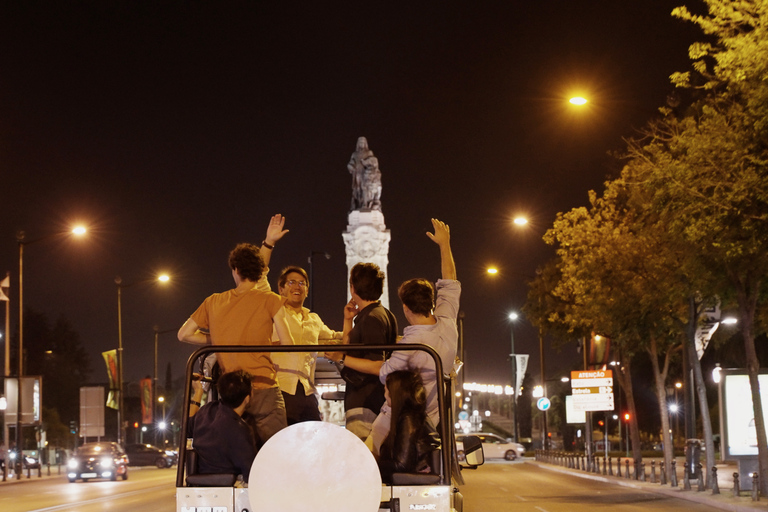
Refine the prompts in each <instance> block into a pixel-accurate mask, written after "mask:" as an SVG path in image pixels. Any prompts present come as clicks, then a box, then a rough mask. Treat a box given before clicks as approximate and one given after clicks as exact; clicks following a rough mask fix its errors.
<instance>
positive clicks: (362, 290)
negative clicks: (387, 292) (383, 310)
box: [349, 263, 386, 301]
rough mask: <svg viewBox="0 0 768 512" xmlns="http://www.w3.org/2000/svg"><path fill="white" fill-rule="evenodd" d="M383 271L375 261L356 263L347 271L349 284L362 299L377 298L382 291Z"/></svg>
mask: <svg viewBox="0 0 768 512" xmlns="http://www.w3.org/2000/svg"><path fill="white" fill-rule="evenodd" d="M385 277H386V276H385V275H384V272H382V271H381V269H380V268H379V266H378V265H376V264H375V263H358V264H357V265H355V266H354V267H352V270H351V271H350V272H349V284H351V285H352V287H353V288H354V289H355V293H356V294H357V295H358V296H359V297H360V298H361V299H363V300H370V301H374V300H379V298H380V297H381V294H382V293H383V292H384V278H385Z"/></svg>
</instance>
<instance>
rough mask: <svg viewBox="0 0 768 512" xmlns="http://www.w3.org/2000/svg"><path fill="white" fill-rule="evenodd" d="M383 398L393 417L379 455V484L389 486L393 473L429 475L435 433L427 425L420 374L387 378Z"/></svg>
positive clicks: (404, 373) (398, 373)
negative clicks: (433, 434)
mask: <svg viewBox="0 0 768 512" xmlns="http://www.w3.org/2000/svg"><path fill="white" fill-rule="evenodd" d="M385 397H386V400H387V404H388V405H389V406H390V407H391V408H392V416H391V424H390V428H389V434H388V435H387V437H386V438H385V439H384V442H383V443H382V444H381V450H380V451H379V470H380V471H381V479H382V481H384V482H385V483H391V481H392V473H430V472H431V469H430V466H429V462H428V461H429V456H430V452H432V450H433V449H434V445H433V442H432V437H431V436H430V433H431V432H432V431H433V430H434V429H433V428H431V425H430V424H428V423H427V393H426V391H425V390H424V383H423V381H422V380H421V375H419V372H417V371H409V370H399V371H395V372H392V373H390V374H389V375H387V381H386V388H385Z"/></svg>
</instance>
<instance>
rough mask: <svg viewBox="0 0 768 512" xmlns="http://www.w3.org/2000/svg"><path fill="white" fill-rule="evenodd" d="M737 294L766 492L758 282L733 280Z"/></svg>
mask: <svg viewBox="0 0 768 512" xmlns="http://www.w3.org/2000/svg"><path fill="white" fill-rule="evenodd" d="M735 284H736V285H737V290H736V291H737V293H736V297H737V300H738V303H739V315H740V316H741V334H742V337H743V338H744V353H745V354H746V360H747V373H748V374H749V385H750V388H751V390H752V407H753V409H754V414H755V416H754V417H755V430H756V432H757V462H758V471H759V473H758V474H759V475H760V480H759V483H760V492H761V493H762V494H763V495H764V496H765V495H768V443H767V442H766V436H765V421H764V417H763V403H762V401H761V397H760V384H759V382H758V377H757V376H758V374H759V371H760V361H759V360H758V358H757V351H756V350H755V332H754V325H755V323H754V322H755V311H756V309H757V299H758V294H759V290H760V284H761V283H760V281H757V282H752V283H751V284H752V286H751V287H750V286H748V285H743V284H742V283H741V281H739V280H736V283H735Z"/></svg>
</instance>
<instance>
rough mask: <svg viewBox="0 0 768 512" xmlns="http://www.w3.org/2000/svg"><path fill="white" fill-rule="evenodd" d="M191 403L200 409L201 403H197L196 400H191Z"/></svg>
mask: <svg viewBox="0 0 768 512" xmlns="http://www.w3.org/2000/svg"><path fill="white" fill-rule="evenodd" d="M189 403H190V404H192V405H196V406H198V407H200V402H195V401H194V400H190V401H189Z"/></svg>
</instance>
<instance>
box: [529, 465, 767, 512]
mask: <svg viewBox="0 0 768 512" xmlns="http://www.w3.org/2000/svg"><path fill="white" fill-rule="evenodd" d="M526 464H534V465H536V466H538V467H540V468H542V469H548V470H550V471H555V472H558V473H563V474H568V475H572V476H577V477H579V478H587V479H590V480H595V481H598V482H606V483H610V484H615V485H621V486H624V487H630V488H633V489H641V490H643V491H648V492H653V493H656V494H664V495H666V496H670V497H673V498H678V499H681V500H687V501H693V502H696V503H701V504H704V505H709V506H711V507H715V508H718V509H720V510H728V511H732V512H754V511H757V510H761V511H766V510H768V498H766V497H765V496H762V497H761V498H760V501H752V497H751V492H750V491H742V492H741V494H740V496H739V497H734V496H733V476H732V475H733V471H729V469H732V468H733V467H735V466H731V465H728V464H725V463H718V464H717V469H718V471H717V482H718V486H719V487H720V494H712V491H711V490H705V491H697V490H696V489H697V482H695V481H694V482H691V487H692V490H690V491H685V490H683V479H682V476H681V475H680V476H679V478H678V487H671V486H670V485H669V483H667V485H661V484H658V483H650V482H649V481H646V482H641V481H639V480H634V479H631V478H630V479H627V478H625V477H624V476H622V477H617V476H607V475H602V474H597V473H588V472H586V471H582V470H580V469H569V468H566V467H563V466H558V465H555V464H551V463H548V462H542V461H537V460H534V459H526ZM649 466H650V461H648V466H646V472H648V471H649ZM657 466H658V461H657ZM657 469H658V467H657ZM677 469H678V471H677V472H678V473H679V470H680V468H679V467H678V468H677ZM614 471H615V468H614ZM614 474H615V473H614ZM622 475H624V467H622ZM657 476H658V474H657Z"/></svg>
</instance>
